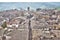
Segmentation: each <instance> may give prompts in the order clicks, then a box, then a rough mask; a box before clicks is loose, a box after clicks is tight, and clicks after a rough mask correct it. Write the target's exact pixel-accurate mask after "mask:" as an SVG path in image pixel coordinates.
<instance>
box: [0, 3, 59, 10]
mask: <svg viewBox="0 0 60 40" xmlns="http://www.w3.org/2000/svg"><path fill="white" fill-rule="evenodd" d="M27 7H30V8H31V9H36V8H56V7H60V2H0V10H10V9H20V8H22V9H27Z"/></svg>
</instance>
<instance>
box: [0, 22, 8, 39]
mask: <svg viewBox="0 0 60 40" xmlns="http://www.w3.org/2000/svg"><path fill="white" fill-rule="evenodd" d="M1 26H2V27H3V29H5V28H6V27H7V24H6V21H5V22H3V24H2V25H1ZM5 33H6V30H4V32H3V35H2V40H6V37H5V36H4V34H5Z"/></svg>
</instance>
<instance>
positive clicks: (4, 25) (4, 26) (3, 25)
mask: <svg viewBox="0 0 60 40" xmlns="http://www.w3.org/2000/svg"><path fill="white" fill-rule="evenodd" d="M1 26H2V27H3V29H5V28H6V27H7V24H6V21H5V22H4V23H3V24H2V25H1Z"/></svg>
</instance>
